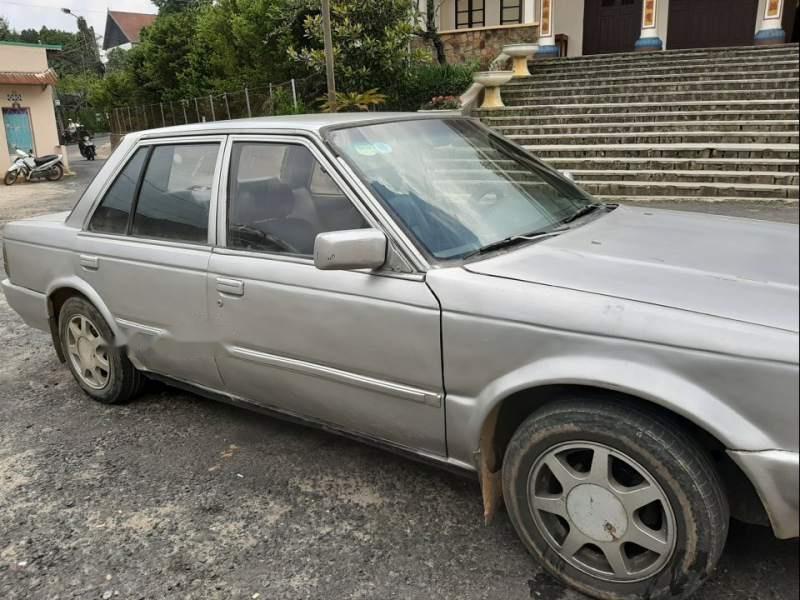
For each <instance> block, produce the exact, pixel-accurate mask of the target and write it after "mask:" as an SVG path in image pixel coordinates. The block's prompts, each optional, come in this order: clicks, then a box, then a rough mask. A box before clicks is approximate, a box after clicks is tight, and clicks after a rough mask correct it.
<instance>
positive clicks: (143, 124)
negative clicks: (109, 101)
mask: <svg viewBox="0 0 800 600" xmlns="http://www.w3.org/2000/svg"><path fill="white" fill-rule="evenodd" d="M322 92H323V90H322V89H321V87H320V81H319V79H318V78H315V77H306V78H304V79H290V80H289V81H284V82H283V83H276V84H272V83H271V84H269V85H266V86H263V87H255V88H244V89H242V90H238V91H233V92H224V93H222V94H209V95H207V96H198V97H196V98H184V99H181V100H174V101H171V102H158V103H156V104H138V105H134V106H121V107H118V108H114V109H112V111H111V112H110V113H109V114H108V118H109V122H110V124H111V131H112V132H113V133H120V134H121V133H128V132H131V131H140V130H142V129H153V128H156V127H169V126H171V125H183V124H187V123H205V122H208V121H225V120H230V119H242V118H248V117H263V116H268V115H285V114H300V113H306V112H314V111H315V110H316V109H317V106H318V99H319V97H320V95H321V94H322Z"/></svg>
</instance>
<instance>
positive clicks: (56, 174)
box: [45, 165, 64, 181]
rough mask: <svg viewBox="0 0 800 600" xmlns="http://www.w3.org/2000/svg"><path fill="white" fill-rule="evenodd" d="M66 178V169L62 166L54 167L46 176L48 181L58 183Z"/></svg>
mask: <svg viewBox="0 0 800 600" xmlns="http://www.w3.org/2000/svg"><path fill="white" fill-rule="evenodd" d="M63 176H64V167H62V166H61V165H53V166H52V167H51V168H50V170H49V171H48V172H47V175H45V178H46V179H47V181H58V180H59V179H61V178H62V177H63Z"/></svg>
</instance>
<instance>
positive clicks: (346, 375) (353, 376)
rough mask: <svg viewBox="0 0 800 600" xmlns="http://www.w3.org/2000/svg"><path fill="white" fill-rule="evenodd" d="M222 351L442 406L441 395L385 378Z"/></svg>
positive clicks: (254, 353) (230, 349)
mask: <svg viewBox="0 0 800 600" xmlns="http://www.w3.org/2000/svg"><path fill="white" fill-rule="evenodd" d="M225 350H226V351H227V352H228V354H230V355H231V356H235V357H236V358H241V359H244V360H249V361H252V362H257V363H261V364H265V365H269V366H271V367H276V368H278V369H284V370H286V371H294V372H296V373H301V374H303V375H311V376H313V377H321V378H323V379H329V380H331V381H336V382H339V383H345V384H347V385H353V386H356V387H360V388H364V389H368V390H373V391H376V392H380V393H383V394H389V395H392V396H397V397H398V398H403V399H404V400H411V401H412V402H421V403H422V404H427V405H429V406H434V407H437V408H438V407H440V406H441V405H442V395H441V394H439V393H437V392H432V391H429V390H422V389H419V388H415V387H411V386H408V385H403V384H401V383H394V382H391V381H386V380H384V379H376V378H374V377H368V376H366V375H359V374H357V373H351V372H350V371H342V370H340V369H334V368H333V367H326V366H324V365H320V364H316V363H310V362H306V361H304V360H297V359H296V358H287V357H285V356H278V355H276V354H267V353H266V352H259V351H257V350H251V349H249V348H242V347H240V346H227V345H226V346H225Z"/></svg>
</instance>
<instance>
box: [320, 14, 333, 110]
mask: <svg viewBox="0 0 800 600" xmlns="http://www.w3.org/2000/svg"><path fill="white" fill-rule="evenodd" d="M322 34H323V37H324V40H325V76H326V79H327V81H328V104H329V105H330V107H331V111H334V112H335V111H336V79H335V78H334V76H333V36H332V35H331V1H330V0H322Z"/></svg>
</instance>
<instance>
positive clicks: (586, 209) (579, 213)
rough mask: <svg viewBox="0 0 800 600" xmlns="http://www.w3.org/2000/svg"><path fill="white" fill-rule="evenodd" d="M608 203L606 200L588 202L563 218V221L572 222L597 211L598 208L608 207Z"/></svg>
mask: <svg viewBox="0 0 800 600" xmlns="http://www.w3.org/2000/svg"><path fill="white" fill-rule="evenodd" d="M608 206H609V205H608V204H605V203H604V202H592V203H591V204H586V205H585V206H581V207H580V208H579V209H578V210H576V211H575V212H574V213H572V214H571V215H570V216H568V217H567V218H566V219H562V220H561V223H565V224H566V223H572V222H573V221H576V220H577V219H580V218H581V217H583V216H585V215H588V214H589V213H592V212H594V211H596V210H597V209H598V208H608Z"/></svg>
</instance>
